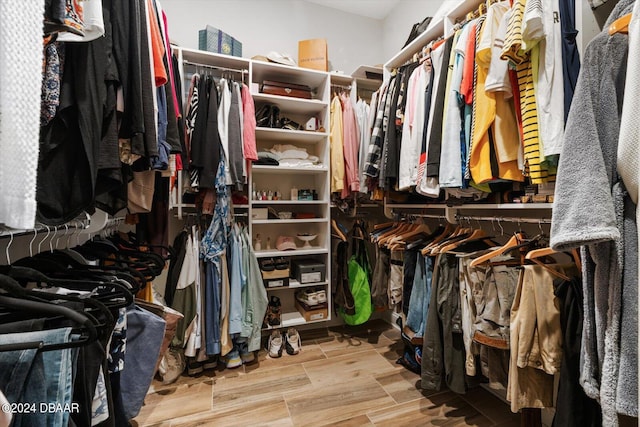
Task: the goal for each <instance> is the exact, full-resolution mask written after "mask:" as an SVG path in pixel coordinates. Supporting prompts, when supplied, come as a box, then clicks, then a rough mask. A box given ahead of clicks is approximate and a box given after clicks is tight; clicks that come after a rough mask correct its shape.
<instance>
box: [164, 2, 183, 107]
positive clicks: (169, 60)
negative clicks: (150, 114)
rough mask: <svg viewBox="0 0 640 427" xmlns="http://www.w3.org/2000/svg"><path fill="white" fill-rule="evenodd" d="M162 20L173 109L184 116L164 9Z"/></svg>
mask: <svg viewBox="0 0 640 427" xmlns="http://www.w3.org/2000/svg"><path fill="white" fill-rule="evenodd" d="M162 21H163V22H164V44H165V49H166V50H167V63H168V64H169V78H170V79H171V97H172V98H173V111H175V112H176V117H182V111H180V104H179V103H178V95H177V94H176V86H175V81H176V76H175V75H174V74H173V55H171V45H170V44H169V40H170V39H169V26H168V25H169V24H168V23H167V15H166V14H165V13H164V10H163V11H162Z"/></svg>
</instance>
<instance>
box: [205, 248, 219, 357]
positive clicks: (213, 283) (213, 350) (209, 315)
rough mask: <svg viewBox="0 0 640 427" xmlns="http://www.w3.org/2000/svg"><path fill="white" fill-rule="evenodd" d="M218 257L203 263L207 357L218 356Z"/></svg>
mask: <svg viewBox="0 0 640 427" xmlns="http://www.w3.org/2000/svg"><path fill="white" fill-rule="evenodd" d="M220 292H221V281H220V257H215V258H214V259H213V261H206V262H205V289H204V324H205V325H206V327H205V328H204V333H205V344H206V351H207V355H208V356H214V355H216V354H220V351H221V346H220Z"/></svg>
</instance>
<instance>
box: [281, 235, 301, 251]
mask: <svg viewBox="0 0 640 427" xmlns="http://www.w3.org/2000/svg"><path fill="white" fill-rule="evenodd" d="M296 248H297V246H296V243H295V241H294V240H293V237H291V236H278V240H276V249H277V250H279V251H290V250H294V249H296Z"/></svg>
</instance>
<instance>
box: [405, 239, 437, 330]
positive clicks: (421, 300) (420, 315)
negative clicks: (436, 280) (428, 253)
mask: <svg viewBox="0 0 640 427" xmlns="http://www.w3.org/2000/svg"><path fill="white" fill-rule="evenodd" d="M432 275H433V258H431V257H426V258H425V257H424V256H422V254H421V253H420V252H418V253H417V258H416V271H415V275H414V277H413V287H412V289H411V297H410V300H409V313H408V314H407V326H408V327H409V329H411V330H412V331H413V332H415V334H416V336H417V337H422V336H424V330H425V326H426V323H427V312H428V310H429V300H430V298H431V278H432Z"/></svg>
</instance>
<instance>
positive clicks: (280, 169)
mask: <svg viewBox="0 0 640 427" xmlns="http://www.w3.org/2000/svg"><path fill="white" fill-rule="evenodd" d="M251 170H252V172H253V173H268V174H276V173H287V174H290V173H298V174H321V173H326V172H328V169H327V168H326V167H324V166H323V167H321V168H298V167H291V166H266V165H253V166H252V167H251Z"/></svg>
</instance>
